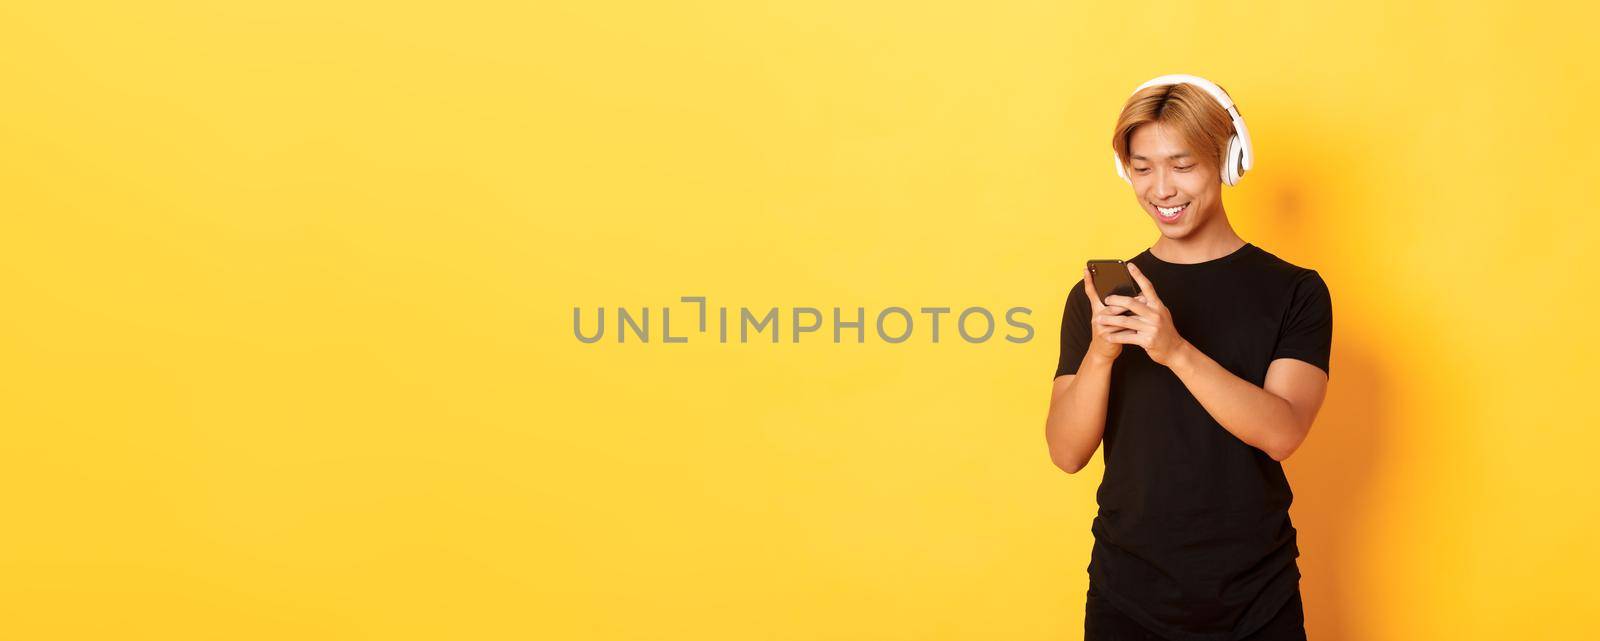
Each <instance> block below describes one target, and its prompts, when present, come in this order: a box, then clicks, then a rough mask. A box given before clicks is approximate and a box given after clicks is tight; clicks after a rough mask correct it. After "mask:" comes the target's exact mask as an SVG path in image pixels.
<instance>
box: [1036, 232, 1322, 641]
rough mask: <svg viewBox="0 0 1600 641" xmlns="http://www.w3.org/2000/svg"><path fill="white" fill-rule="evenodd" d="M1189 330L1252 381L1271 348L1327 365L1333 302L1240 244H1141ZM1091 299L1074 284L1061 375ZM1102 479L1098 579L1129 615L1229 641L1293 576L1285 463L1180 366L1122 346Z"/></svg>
mask: <svg viewBox="0 0 1600 641" xmlns="http://www.w3.org/2000/svg"><path fill="white" fill-rule="evenodd" d="M1131 260H1132V262H1133V263H1134V264H1135V265H1138V266H1139V269H1140V270H1142V271H1143V272H1144V274H1145V277H1146V278H1148V279H1149V280H1150V283H1151V284H1152V285H1154V286H1155V289H1156V295H1158V296H1160V297H1161V300H1162V302H1163V303H1165V304H1166V306H1167V309H1168V310H1169V311H1170V312H1171V314H1172V320H1173V324H1174V326H1175V327H1176V329H1177V331H1178V334H1179V335H1181V336H1182V337H1183V338H1184V340H1187V341H1188V342H1189V343H1191V344H1193V345H1194V346H1195V347H1196V348H1198V349H1199V350H1200V351H1201V352H1204V353H1205V354H1206V355H1207V356H1209V357H1211V359H1212V360H1215V361H1216V362H1217V363H1219V364H1221V365H1222V366H1223V367H1224V368H1227V370H1228V371H1229V372H1232V373H1233V374H1234V375H1235V376H1238V377H1239V378H1242V379H1244V380H1246V381H1249V382H1250V383H1252V384H1254V385H1256V386H1262V385H1263V384H1264V383H1265V382H1266V377H1267V366H1268V365H1270V364H1271V363H1272V361H1273V360H1274V359H1279V358H1293V359H1297V360H1301V361H1305V362H1307V363H1311V364H1312V365H1316V366H1317V367H1319V368H1322V370H1323V371H1324V372H1326V371H1328V353H1329V349H1330V346H1331V344H1332V338H1333V311H1332V309H1333V307H1332V301H1331V300H1330V297H1329V294H1328V288H1327V285H1326V284H1325V283H1323V282H1322V277H1321V276H1319V275H1318V274H1317V272H1316V271H1314V270H1310V269H1306V268H1303V267H1297V266H1295V265H1292V264H1290V263H1288V262H1287V261H1284V260H1283V259H1280V258H1278V257H1277V256H1274V255H1272V254H1270V253H1268V252H1266V251H1265V250H1262V249H1261V248H1259V247H1256V246H1255V245H1252V244H1249V243H1246V244H1245V245H1244V246H1243V247H1240V248H1239V249H1238V250H1235V251H1234V252H1233V253H1231V254H1228V255H1227V256H1223V257H1221V258H1217V259H1214V260H1209V261H1205V262H1201V263H1193V264H1179V263H1168V262H1164V261H1162V260H1161V259H1159V258H1156V257H1155V256H1154V255H1153V254H1151V253H1150V251H1149V250H1145V251H1144V252H1142V253H1140V254H1139V255H1138V256H1135V257H1133V258H1132V259H1131ZM1091 316H1092V311H1091V308H1090V306H1089V297H1088V294H1087V293H1086V292H1085V291H1084V287H1083V281H1081V280H1080V281H1079V282H1078V284H1077V285H1076V286H1074V287H1073V288H1072V293H1071V294H1069V295H1068V296H1067V304H1066V310H1065V313H1064V314H1063V319H1062V323H1061V360H1060V363H1059V364H1058V365H1057V368H1056V376H1061V375H1063V374H1076V373H1077V371H1078V365H1079V364H1080V363H1081V362H1082V361H1083V356H1084V353H1085V352H1086V350H1087V349H1088V347H1089V341H1090V338H1091V336H1092V335H1091V333H1090V328H1089V319H1090V318H1091ZM1103 455H1104V457H1105V477H1104V478H1103V479H1102V480H1101V482H1100V490H1099V493H1098V500H1099V504H1100V510H1099V514H1098V515H1097V516H1096V517H1095V519H1094V524H1093V526H1092V527H1091V531H1092V532H1093V533H1094V539H1095V542H1094V550H1093V553H1092V554H1091V556H1090V561H1089V568H1088V570H1089V580H1090V581H1091V582H1093V584H1094V585H1095V586H1096V587H1097V588H1098V589H1099V590H1100V591H1102V592H1104V593H1105V594H1106V596H1107V599H1108V600H1109V601H1110V602H1111V603H1112V604H1113V605H1115V606H1116V607H1117V608H1118V609H1119V610H1122V611H1123V612H1124V613H1126V614H1127V615H1128V616H1130V617H1132V618H1133V619H1135V620H1137V621H1139V622H1141V623H1142V624H1144V625H1145V626H1146V627H1149V628H1151V629H1153V630H1155V631H1157V632H1159V633H1161V634H1162V635H1163V636H1167V637H1170V638H1172V639H1175V640H1179V641H1231V640H1233V639H1239V638H1242V637H1244V636H1245V635H1248V634H1250V633H1251V632H1254V631H1255V630H1257V629H1259V628H1260V627H1261V626H1262V625H1264V624H1266V623H1267V622H1268V621H1270V620H1271V619H1272V617H1273V615H1274V614H1276V613H1277V612H1278V610H1279V609H1280V608H1281V607H1282V606H1283V605H1284V604H1285V603H1287V602H1288V600H1289V599H1290V598H1291V597H1292V596H1293V595H1294V592H1295V590H1296V589H1297V588H1298V583H1299V580H1300V569H1299V567H1298V565H1296V563H1295V559H1296V558H1297V557H1299V555H1300V550H1299V548H1298V547H1297V546H1296V543H1295V529H1294V526H1293V525H1292V524H1290V522H1289V503H1290V501H1292V500H1293V498H1294V495H1293V493H1292V492H1291V491H1290V490H1289V481H1288V479H1287V478H1286V477H1285V476H1284V473H1283V465H1282V464H1281V463H1279V462H1277V461H1274V460H1272V457H1271V456H1268V455H1267V453H1266V452H1263V451H1261V450H1259V449H1256V448H1255V447H1253V446H1250V445H1248V444H1246V443H1245V442H1244V441H1241V440H1239V438H1238V437H1236V436H1234V435H1233V434H1232V433H1231V432H1229V431H1228V430H1227V429H1225V428H1223V427H1222V425H1221V424H1219V423H1217V421H1216V419H1213V418H1212V417H1211V415H1210V414H1209V413H1207V412H1206V410H1205V408H1204V407H1202V406H1201V405H1200V402H1199V401H1198V400H1196V399H1195V397H1194V395H1193V394H1192V393H1191V392H1190V391H1189V389H1188V388H1187V387H1185V386H1184V384H1183V381H1181V380H1180V379H1179V378H1178V376H1177V374H1175V373H1173V372H1172V370H1169V369H1167V368H1166V367H1164V366H1162V365H1160V364H1158V363H1156V362H1155V361H1152V360H1150V357H1149V355H1147V354H1146V353H1145V351H1144V348H1142V347H1139V346H1137V345H1123V348H1122V352H1121V354H1119V355H1118V356H1117V359H1116V360H1115V361H1113V364H1112V367H1111V389H1110V394H1109V397H1108V400H1107V405H1106V425H1105V436H1104V453H1103Z"/></svg>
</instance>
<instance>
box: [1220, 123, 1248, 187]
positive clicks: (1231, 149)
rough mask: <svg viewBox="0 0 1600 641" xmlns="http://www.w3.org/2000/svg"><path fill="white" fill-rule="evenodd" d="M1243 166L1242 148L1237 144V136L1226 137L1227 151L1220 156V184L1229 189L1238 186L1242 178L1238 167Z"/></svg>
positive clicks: (1242, 175)
mask: <svg viewBox="0 0 1600 641" xmlns="http://www.w3.org/2000/svg"><path fill="white" fill-rule="evenodd" d="M1242 164H1244V146H1243V145H1240V144H1239V136H1237V135H1234V136H1228V150H1227V151H1226V152H1223V154H1222V182H1223V183H1224V184H1226V185H1227V186H1229V187H1232V186H1234V185H1237V184H1239V179H1240V178H1243V177H1244V173H1243V172H1242V170H1241V169H1240V166H1241V165H1242Z"/></svg>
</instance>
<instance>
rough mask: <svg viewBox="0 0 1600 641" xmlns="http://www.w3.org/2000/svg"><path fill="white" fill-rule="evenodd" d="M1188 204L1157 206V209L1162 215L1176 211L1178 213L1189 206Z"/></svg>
mask: <svg viewBox="0 0 1600 641" xmlns="http://www.w3.org/2000/svg"><path fill="white" fill-rule="evenodd" d="M1188 206H1189V203H1184V204H1182V205H1178V206H1177V207H1156V211H1159V212H1161V215H1162V216H1171V215H1173V214H1176V213H1178V212H1180V211H1183V208H1184V207H1188Z"/></svg>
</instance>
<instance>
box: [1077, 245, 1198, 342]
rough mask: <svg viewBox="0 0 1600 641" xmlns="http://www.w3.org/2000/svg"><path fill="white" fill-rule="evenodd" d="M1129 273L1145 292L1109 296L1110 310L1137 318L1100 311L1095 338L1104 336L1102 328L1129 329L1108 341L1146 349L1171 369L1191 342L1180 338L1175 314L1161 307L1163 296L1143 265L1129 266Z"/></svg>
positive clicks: (1108, 307)
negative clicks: (1143, 269) (1116, 310)
mask: <svg viewBox="0 0 1600 641" xmlns="http://www.w3.org/2000/svg"><path fill="white" fill-rule="evenodd" d="M1128 274H1130V275H1132V276H1133V279H1134V280H1135V281H1137V282H1138V283H1139V289H1140V290H1142V292H1141V293H1140V295H1139V296H1137V297H1128V296H1122V295H1120V294H1112V295H1110V296H1107V297H1106V309H1113V308H1126V309H1129V310H1132V311H1133V314H1134V315H1132V316H1118V315H1116V313H1112V314H1101V313H1100V312H1099V310H1096V312H1095V316H1094V323H1095V337H1096V338H1099V337H1100V335H1101V334H1100V331H1101V328H1102V327H1107V328H1114V329H1122V330H1127V331H1118V332H1113V333H1110V334H1107V335H1106V340H1108V341H1110V342H1113V343H1120V344H1123V345H1138V346H1140V347H1143V348H1144V351H1145V353H1146V354H1148V355H1149V356H1150V360H1152V361H1155V362H1157V363H1160V364H1162V365H1164V366H1167V367H1171V366H1172V365H1171V363H1172V360H1173V359H1174V358H1175V357H1176V356H1177V355H1178V354H1179V353H1181V352H1182V351H1183V349H1184V348H1185V347H1187V346H1188V345H1189V343H1188V341H1185V340H1183V337H1182V336H1179V335H1178V329H1177V327H1175V326H1174V325H1173V324H1172V313H1171V312H1169V311H1167V306H1166V305H1163V304H1161V297H1160V295H1158V294H1156V287H1155V285H1152V284H1150V280H1149V279H1147V278H1145V277H1144V273H1143V272H1141V271H1139V266H1138V265H1135V264H1133V263H1128ZM1091 298H1094V299H1098V298H1099V297H1097V296H1096V297H1091Z"/></svg>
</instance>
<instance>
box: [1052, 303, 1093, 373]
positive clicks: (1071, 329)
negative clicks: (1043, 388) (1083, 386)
mask: <svg viewBox="0 0 1600 641" xmlns="http://www.w3.org/2000/svg"><path fill="white" fill-rule="evenodd" d="M1091 315H1092V312H1091V311H1090V309H1089V294H1088V293H1086V292H1085V291H1084V288H1083V281H1081V280H1080V281H1078V284H1077V285H1075V286H1073V288H1072V292H1071V293H1069V294H1067V306H1066V309H1064V310H1062V312H1061V359H1060V360H1059V361H1057V362H1056V376H1057V377H1061V376H1064V375H1066V374H1077V373H1078V365H1079V364H1080V363H1082V362H1083V356H1084V354H1086V353H1088V351H1089V339H1090V338H1091V337H1092V336H1091V334H1090V333H1089V317H1090V316H1091Z"/></svg>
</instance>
